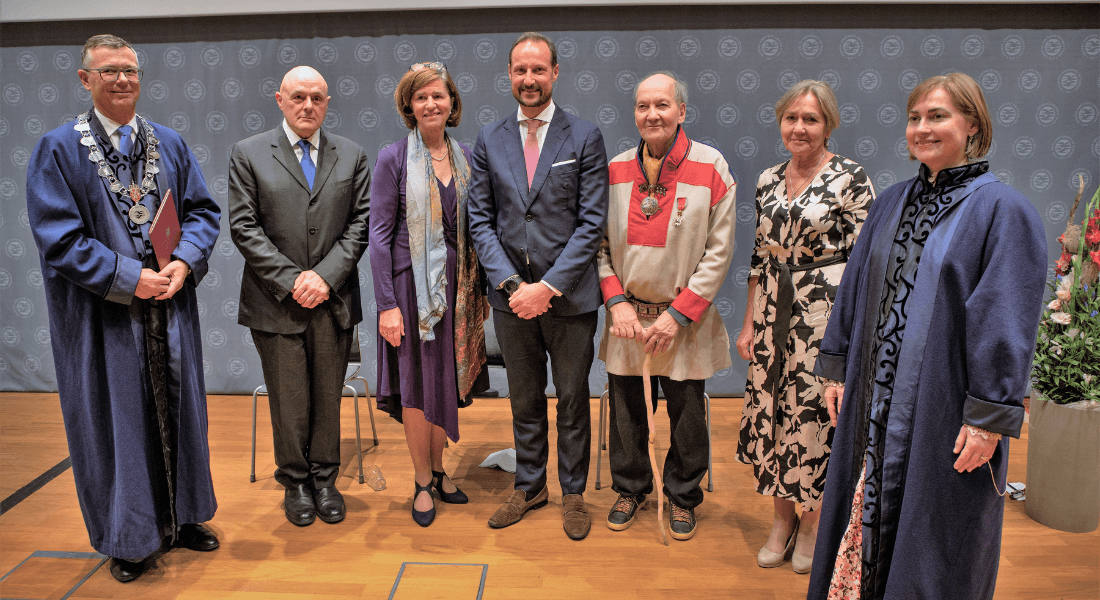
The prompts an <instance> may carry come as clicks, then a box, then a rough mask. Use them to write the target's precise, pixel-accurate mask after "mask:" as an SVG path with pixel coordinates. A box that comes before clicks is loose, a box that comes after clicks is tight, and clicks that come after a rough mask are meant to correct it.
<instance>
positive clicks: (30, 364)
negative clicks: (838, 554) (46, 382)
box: [23, 356, 42, 373]
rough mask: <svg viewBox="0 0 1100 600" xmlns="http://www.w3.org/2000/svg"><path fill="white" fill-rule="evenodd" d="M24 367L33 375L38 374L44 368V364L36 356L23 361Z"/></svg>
mask: <svg viewBox="0 0 1100 600" xmlns="http://www.w3.org/2000/svg"><path fill="white" fill-rule="evenodd" d="M23 367H24V368H25V369H27V371H30V372H31V373H37V372H38V371H39V370H40V369H41V368H42V362H41V361H39V360H38V357H36V356H28V357H26V358H24V359H23Z"/></svg>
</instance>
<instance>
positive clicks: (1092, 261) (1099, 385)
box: [1031, 178, 1100, 404]
mask: <svg viewBox="0 0 1100 600" xmlns="http://www.w3.org/2000/svg"><path fill="white" fill-rule="evenodd" d="M1084 190H1085V182H1084V178H1082V179H1081V186H1080V190H1079V191H1078V192H1077V199H1076V200H1075V201H1074V203H1073V211H1071V212H1070V220H1069V221H1068V222H1067V224H1066V231H1065V233H1063V234H1062V235H1061V236H1060V237H1059V238H1058V242H1059V243H1060V244H1062V255H1061V257H1060V258H1059V259H1058V261H1057V262H1056V263H1055V265H1054V280H1053V281H1051V282H1050V288H1051V291H1053V292H1054V298H1053V299H1051V301H1050V303H1049V304H1047V307H1046V309H1045V310H1044V311H1043V318H1042V321H1040V323H1039V339H1038V342H1037V343H1036V346H1035V361H1034V367H1033V370H1032V372H1031V381H1032V384H1033V385H1032V387H1033V388H1034V390H1035V391H1036V392H1038V393H1039V394H1042V395H1043V396H1044V397H1046V399H1048V400H1051V401H1052V402H1055V403H1057V404H1069V403H1071V402H1077V401H1080V400H1091V401H1094V402H1100V294H1097V289H1098V288H1100V286H1097V279H1098V276H1100V189H1098V190H1097V191H1096V193H1095V194H1093V196H1092V200H1091V201H1090V202H1089V203H1088V205H1087V206H1086V208H1085V219H1084V221H1083V222H1082V223H1081V224H1080V225H1076V224H1074V223H1073V215H1074V214H1075V213H1076V212H1077V205H1078V204H1079V203H1080V201H1081V195H1082V193H1083V192H1084Z"/></svg>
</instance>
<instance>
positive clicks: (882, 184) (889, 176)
mask: <svg viewBox="0 0 1100 600" xmlns="http://www.w3.org/2000/svg"><path fill="white" fill-rule="evenodd" d="M897 182H898V178H897V176H896V175H894V172H893V171H889V170H886V171H879V172H878V173H875V190H877V191H878V192H879V193H880V194H881V193H882V190H885V189H886V188H888V187H890V186H892V185H894V184H895V183H897Z"/></svg>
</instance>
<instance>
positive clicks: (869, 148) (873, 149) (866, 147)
mask: <svg viewBox="0 0 1100 600" xmlns="http://www.w3.org/2000/svg"><path fill="white" fill-rule="evenodd" d="M856 154H857V155H858V156H859V157H860V158H863V159H867V158H871V157H873V156H875V155H876V154H878V141H877V140H876V139H875V138H873V137H871V136H863V137H861V138H859V139H858V140H856Z"/></svg>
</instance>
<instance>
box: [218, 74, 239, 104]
mask: <svg viewBox="0 0 1100 600" xmlns="http://www.w3.org/2000/svg"><path fill="white" fill-rule="evenodd" d="M243 93H244V86H242V85H241V80H239V79H234V78H232V77H230V78H229V79H226V80H225V81H224V82H223V83H222V96H225V99H226V100H237V99H239V98H240V97H241V94H243Z"/></svg>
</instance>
